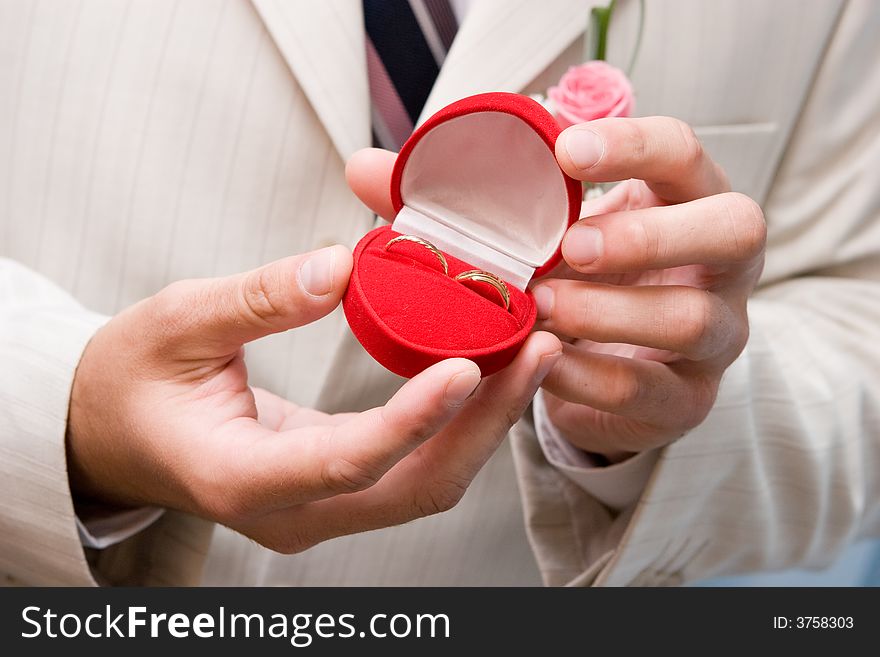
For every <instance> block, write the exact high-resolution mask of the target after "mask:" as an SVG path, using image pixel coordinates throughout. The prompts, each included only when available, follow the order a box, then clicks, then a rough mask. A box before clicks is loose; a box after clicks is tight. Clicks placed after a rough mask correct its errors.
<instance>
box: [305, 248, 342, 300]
mask: <svg viewBox="0 0 880 657" xmlns="http://www.w3.org/2000/svg"><path fill="white" fill-rule="evenodd" d="M335 269H336V247H335V246H331V247H329V248H326V249H321V250H320V251H316V252H315V253H313V254H312V256H311V257H310V258H309V259H308V260H306V261H305V262H304V263H303V264H302V265H301V266H300V268H299V283H300V285H301V286H302V289H303V290H305V291H306V293H307V294H310V295H312V296H313V297H323V296H325V295H327V294H330V292H331V291H332V290H333V272H334V270H335Z"/></svg>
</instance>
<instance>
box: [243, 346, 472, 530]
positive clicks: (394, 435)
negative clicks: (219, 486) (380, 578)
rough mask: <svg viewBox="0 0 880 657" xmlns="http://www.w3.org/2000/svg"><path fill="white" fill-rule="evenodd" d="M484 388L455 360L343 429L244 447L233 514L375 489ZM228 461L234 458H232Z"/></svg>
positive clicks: (253, 441) (264, 438) (264, 439)
mask: <svg viewBox="0 0 880 657" xmlns="http://www.w3.org/2000/svg"><path fill="white" fill-rule="evenodd" d="M479 382H480V370H479V368H478V367H477V366H476V365H475V364H474V363H472V362H471V361H469V360H465V359H462V358H455V359H450V360H446V361H443V362H441V363H438V364H436V365H434V366H432V367H430V368H428V369H427V370H425V371H424V372H422V373H421V374H419V375H418V376H416V377H414V378H413V379H411V380H410V381H408V382H407V383H406V384H405V385H404V386H403V387H402V388H401V389H400V390H399V391H398V392H397V393H396V394H395V395H394V397H392V398H391V400H389V402H388V403H387V404H386V405H385V406H383V407H379V408H374V409H371V410H369V411H366V412H365V413H359V414H357V415H355V416H354V417H353V418H352V419H350V420H349V421H348V422H345V423H342V424H339V425H335V426H318V427H312V428H310V429H301V430H298V431H289V432H284V433H280V434H275V435H269V434H266V433H263V434H261V435H259V436H255V437H251V438H250V439H248V440H241V438H243V436H242V435H241V430H240V429H239V430H238V433H239V435H238V436H237V438H239V440H238V442H237V447H236V451H237V452H238V455H237V457H236V458H234V459H233V462H234V465H233V466H232V467H231V468H229V469H228V470H227V473H226V474H227V478H228V479H229V480H230V481H229V482H228V483H227V484H226V487H227V488H229V487H232V488H233V489H235V490H237V491H238V494H237V495H234V496H233V497H232V500H231V501H232V503H233V504H232V513H233V514H235V515H238V516H249V515H255V514H260V513H266V512H269V511H272V510H275V509H279V508H283V507H288V506H291V505H294V504H302V503H304V502H308V501H313V500H318V499H323V498H326V497H331V496H334V495H339V494H341V493H352V492H355V491H359V490H364V489H366V488H369V487H370V486H372V485H374V484H375V483H376V482H377V481H379V479H381V478H382V476H383V475H384V474H385V473H386V472H387V471H388V470H389V469H390V468H391V467H392V466H393V465H394V464H395V463H397V462H398V461H399V460H400V459H401V458H403V457H404V456H405V455H407V454H409V453H410V452H411V451H413V450H414V449H415V448H416V447H418V446H419V445H420V444H421V443H423V442H424V441H425V440H427V439H428V438H430V437H431V436H433V435H434V434H436V433H437V432H438V431H440V430H441V429H442V428H443V427H444V426H445V425H446V423H447V422H449V420H450V419H451V418H452V417H453V416H455V415H456V414H457V413H458V412H459V411H460V410H461V408H462V405H463V404H464V402H465V400H466V399H467V397H468V396H469V395H470V394H471V393H472V392H473V390H474V389H475V388H476V387H477V385H478V384H479ZM227 457H228V455H227Z"/></svg>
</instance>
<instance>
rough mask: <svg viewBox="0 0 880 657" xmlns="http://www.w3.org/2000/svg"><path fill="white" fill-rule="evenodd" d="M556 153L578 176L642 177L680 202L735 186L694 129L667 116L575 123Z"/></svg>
mask: <svg viewBox="0 0 880 657" xmlns="http://www.w3.org/2000/svg"><path fill="white" fill-rule="evenodd" d="M556 158H557V160H558V161H559V164H560V166H561V167H562V168H563V170H564V171H565V172H566V173H567V174H568V175H570V176H572V177H573V178H576V179H578V180H587V181H591V182H615V181H618V180H626V179H628V178H638V179H640V180H644V181H645V182H646V183H647V184H648V186H649V187H650V188H651V190H653V191H654V193H656V194H657V195H658V196H660V197H661V198H663V199H665V200H667V201H672V202H675V203H678V202H681V201H690V200H693V199H697V198H701V197H703V196H710V195H712V194H718V193H720V192H725V191H727V190H728V189H729V188H730V185H729V183H728V181H727V177H726V175H725V174H724V172H723V171H722V170H721V168H720V167H719V166H717V165H716V164H715V163H714V162H713V161H712V159H711V158H710V157H709V156H708V155H707V154H706V153H705V151H704V150H703V147H702V145H701V143H700V140H699V139H698V138H697V136H696V135H695V134H694V131H693V129H691V127H690V126H688V125H687V124H686V123H684V122H682V121H679V120H678V119H673V118H669V117H665V116H651V117H645V118H635V119H626V118H607V119H598V120H596V121H590V122H589V123H582V124H579V125H575V126H572V127H570V128H568V129H566V130H565V131H563V133H562V134H561V135H560V136H559V139H558V140H557V141H556Z"/></svg>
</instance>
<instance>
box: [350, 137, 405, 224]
mask: <svg viewBox="0 0 880 657" xmlns="http://www.w3.org/2000/svg"><path fill="white" fill-rule="evenodd" d="M396 158H397V154H396V153H392V152H390V151H385V150H382V149H381V148H364V149H363V150H359V151H357V152H356V153H355V154H354V155H352V156H351V157H350V158H349V159H348V162H347V163H346V165H345V179H346V180H347V181H348V186H349V187H351V191H353V192H354V193H355V194H356V195H357V197H358V198H359V199H360V200H361V201H362V202H363V203H364V205H366V206H367V207H368V208H370V209H371V210H372V211H373V212H375V213H376V214H377V215H379V216H380V217H382V218H383V219H385V220H386V221H391V220H393V219H394V215H396V214H397V213H396V212H394V207H393V206H392V204H391V170H392V169H393V168H394V160H395V159H396Z"/></svg>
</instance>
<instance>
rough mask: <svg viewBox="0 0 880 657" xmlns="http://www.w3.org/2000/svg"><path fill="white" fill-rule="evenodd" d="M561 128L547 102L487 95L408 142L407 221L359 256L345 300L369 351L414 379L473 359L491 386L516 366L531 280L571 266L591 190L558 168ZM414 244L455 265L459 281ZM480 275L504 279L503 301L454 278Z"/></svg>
mask: <svg viewBox="0 0 880 657" xmlns="http://www.w3.org/2000/svg"><path fill="white" fill-rule="evenodd" d="M559 132H560V130H559V126H558V125H557V123H556V121H555V120H554V118H553V117H552V116H551V115H550V113H549V112H547V111H546V110H545V109H544V108H543V107H542V106H541V105H540V104H538V103H537V102H535V101H533V100H532V99H530V98H528V97H526V96H521V95H518V94H510V93H487V94H480V95H477V96H471V97H469V98H464V99H462V100H459V101H457V102H455V103H452V104H451V105H449V106H447V107H445V108H443V109H442V110H440V111H439V112H437V113H436V114H435V115H434V116H432V117H431V118H430V119H428V120H427V121H426V122H425V123H424V124H422V125H421V126H420V127H419V128H418V129H417V130H416V131H415V132H414V133H413V135H412V136H411V137H410V138H409V140H408V141H407V142H406V144H404V146H403V148H402V149H401V151H400V154H399V155H398V157H397V161H396V163H395V165H394V171H393V174H392V177H391V198H392V201H393V203H394V210H395V212H397V216H396V217H395V219H394V223H393V224H392V225H390V226H382V227H380V228H376V229H374V230H372V231H370V232H369V233H367V234H366V235H365V236H364V237H363V239H361V241H360V242H359V243H358V245H357V247H356V248H355V250H354V269H353V271H352V274H351V281H350V283H349V286H348V290H347V292H346V294H345V298H344V300H343V307H344V309H345V315H346V317H347V318H348V323H349V325H350V326H351V330H352V331H353V332H354V334H355V336H356V337H357V338H358V340H360V342H361V344H362V345H363V346H364V348H365V349H366V350H367V351H368V352H369V353H370V354H371V355H372V356H373V357H374V358H375V359H376V360H377V361H379V363H381V364H382V365H384V366H385V367H386V368H388V369H389V370H391V371H392V372H394V373H396V374H399V375H401V376H405V377H411V376H414V375H416V374H418V373H419V372H421V371H422V370H424V369H425V368H427V367H429V366H430V365H433V364H434V363H437V362H439V361H441V360H444V359H446V358H455V357H460V358H468V359H470V360H472V361H474V362H475V363H476V364H477V365H478V366H479V368H480V370H481V372H482V373H483V375H484V376H487V375H489V374H492V373H494V372H497V371H498V370H500V369H502V368H503V367H505V366H506V365H508V364H509V363H510V361H512V360H513V358H514V356H516V354H517V352H518V351H519V349H520V347H521V346H522V344H523V342H524V341H525V339H526V338H527V337H528V334H529V332H530V331H531V330H532V327H533V326H534V324H535V302H534V298H533V297H532V295H531V292H529V291H528V289H527V286H528V284H529V281H530V280H531V279H532V278H534V277H535V276H540V275H542V274H544V273H546V272H548V271H550V269H552V268H553V267H554V266H555V265H556V264H557V263H558V262H559V259H560V257H561V252H560V246H561V242H562V237H563V235H564V234H565V231H566V229H567V228H568V226H569V225H571V224H572V223H574V222H575V221H577V219H578V215H579V213H580V207H581V185H580V183H579V182H578V181H576V180H574V179H572V178H570V177H568V176H567V175H565V174H564V173H563V172H562V170H561V169H560V168H559V165H558V164H557V163H556V158H555V156H554V145H555V143H556V138H557V137H558V135H559ZM398 235H414V236H416V237H419V238H422V239H424V240H427V241H428V242H430V243H431V244H433V245H434V246H436V247H437V248H438V249H439V250H440V251H442V252H443V254H444V255H445V257H446V260H447V263H448V266H449V274H448V275H446V274H444V272H443V267H442V264H441V263H440V261H439V259H438V258H437V256H436V255H435V254H434V253H432V252H431V251H430V250H429V249H427V248H425V247H424V246H422V245H420V244H417V243H414V242H410V241H403V242H397V243H395V244H394V245H393V247H392V248H390V249H387V250H386V249H385V245H386V244H387V243H388V242H389V241H390V240H391V239H393V238H394V237H396V236H398ZM472 269H481V270H484V271H488V272H491V273H492V274H495V275H496V276H498V277H500V278H501V279H503V280H504V281H505V282H506V284H507V288H508V290H509V292H510V308H509V311H508V310H505V309H504V307H503V301H502V299H501V296H500V295H499V293H498V291H497V290H495V289H493V288H492V287H491V286H490V285H487V284H485V283H479V282H476V281H467V284H465V283H462V282H459V281H456V280H455V279H454V277H455V276H456V275H457V274H460V273H461V272H463V271H466V270H472Z"/></svg>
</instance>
